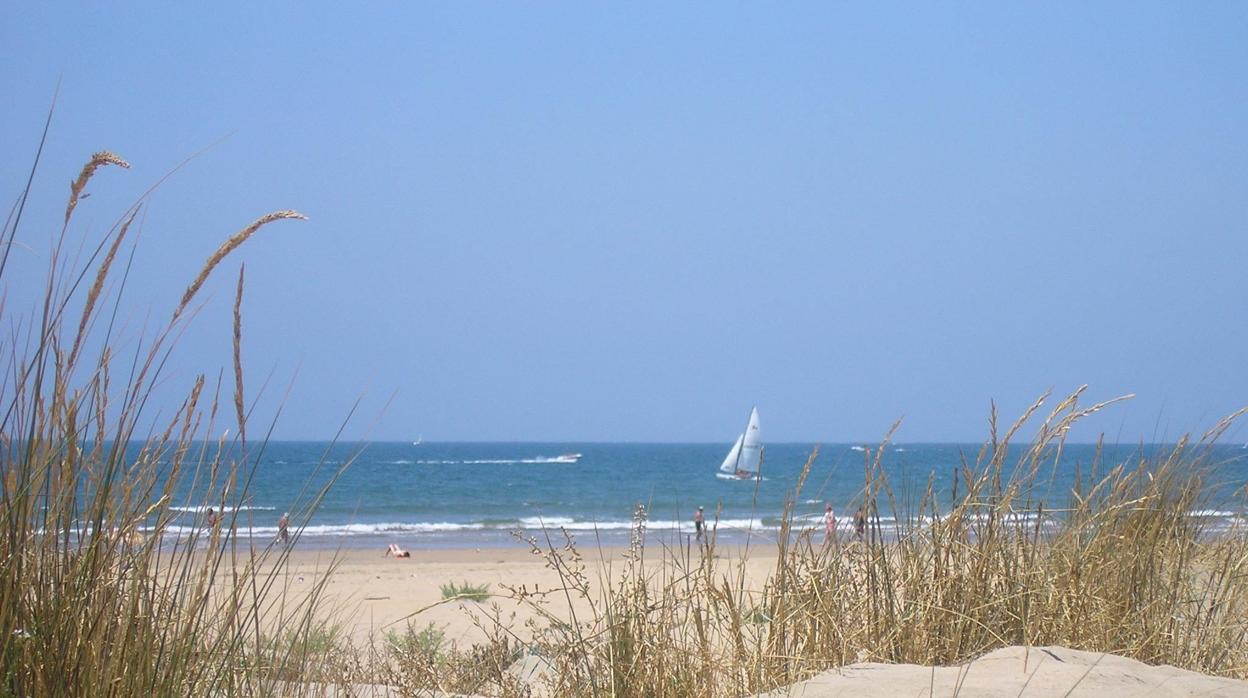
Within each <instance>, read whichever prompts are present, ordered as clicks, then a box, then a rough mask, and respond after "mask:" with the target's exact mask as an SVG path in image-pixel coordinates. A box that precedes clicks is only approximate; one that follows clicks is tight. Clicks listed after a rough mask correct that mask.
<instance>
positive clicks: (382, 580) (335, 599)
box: [285, 544, 775, 646]
mask: <svg viewBox="0 0 1248 698" xmlns="http://www.w3.org/2000/svg"><path fill="white" fill-rule="evenodd" d="M583 552H584V554H585V556H586V559H585V562H586V574H587V575H588V577H589V579H590V581H591V582H592V583H593V585H594V586H595V587H599V588H600V587H602V586H603V585H601V584H599V583H598V582H599V580H600V579H602V578H603V576H605V575H608V574H611V573H612V571H613V570H614V571H617V572H618V570H620V569H621V566H622V565H623V554H624V552H625V551H624V549H622V548H612V549H603V550H597V549H594V550H590V551H583ZM384 553H385V551H384V550H341V551H333V550H321V551H315V550H298V549H297V550H295V551H293V552H292V553H291V556H290V561H289V564H288V566H287V571H286V573H285V576H286V577H287V579H288V583H289V584H290V587H289V588H290V589H291V590H292V591H294V592H295V593H299V592H300V591H306V590H309V589H311V587H312V585H313V583H314V582H315V581H316V580H317V579H319V578H320V577H322V576H323V575H324V574H325V571H326V570H327V569H328V568H329V565H330V564H331V562H334V561H336V564H337V566H336V568H335V570H334V573H333V574H332V575H331V576H330V577H329V580H328V584H327V585H326V602H327V604H326V605H327V606H328V607H330V608H333V609H336V610H335V613H334V618H333V620H334V621H335V622H336V623H337V624H339V625H341V626H342V627H343V628H344V629H345V630H346V631H347V632H348V633H349V634H350V635H351V637H352V638H353V639H354V640H355V641H356V642H357V643H363V642H366V641H368V640H369V639H370V637H371V638H372V639H373V640H376V639H379V638H382V637H384V634H385V633H386V632H387V631H390V630H403V629H404V627H405V626H406V624H408V623H411V624H412V625H413V626H415V627H416V628H418V629H420V628H424V627H426V626H427V625H428V624H429V623H433V624H434V625H435V626H437V627H438V628H440V629H442V630H443V631H444V632H445V633H446V640H448V641H452V642H456V643H458V644H460V645H463V646H466V645H470V644H472V643H474V642H479V641H482V640H484V639H485V632H484V631H483V630H482V629H481V628H480V627H477V625H476V624H475V622H474V620H473V616H474V615H476V616H482V614H485V613H487V612H493V607H494V606H497V608H498V612H499V613H500V614H501V618H502V620H503V621H504V622H505V623H506V624H509V625H510V626H512V628H513V630H514V632H516V634H517V635H519V636H520V637H521V638H527V637H528V634H527V633H526V632H525V629H524V624H525V622H526V621H528V620H529V619H531V618H534V616H535V615H536V611H535V610H534V609H532V608H531V607H530V606H528V605H522V604H519V603H516V602H514V601H510V600H508V599H506V598H503V596H502V594H505V591H504V586H510V587H515V588H519V587H524V588H526V589H527V590H529V591H533V590H551V589H558V588H561V587H562V586H563V584H562V582H561V580H560V576H559V573H557V572H556V571H555V570H553V569H551V568H549V567H547V566H546V563H545V560H544V558H542V557H541V556H538V555H534V554H533V553H531V552H529V551H528V550H527V549H526V548H523V547H521V546H520V545H519V544H517V545H516V547H514V548H481V549H468V550H450V549H435V550H413V551H411V553H412V556H411V557H410V558H393V557H385V556H384ZM648 554H653V555H654V556H655V557H656V559H657V557H658V556H659V555H661V554H662V553H661V551H659V550H654V551H652V553H648ZM717 557H719V558H720V559H721V560H722V561H723V563H722V564H736V560H737V552H736V551H735V550H734V549H724V550H722V551H721V554H720V555H719V556H717ZM774 567H775V555H774V553H773V554H772V555H771V556H770V557H769V556H767V555H766V554H765V553H758V552H752V553H751V555H750V558H749V560H748V562H747V563H746V579H747V580H750V582H751V584H750V586H751V587H752V588H755V589H761V588H762V581H763V580H764V579H766V577H767V574H768V573H769V572H770V571H771V570H772V569H773V568H774ZM449 582H454V583H456V584H459V583H463V582H468V583H469V584H472V585H482V584H488V585H489V587H490V591H491V592H495V593H497V594H499V595H496V596H491V598H490V600H489V601H487V602H484V603H477V602H473V601H464V600H456V601H451V602H446V601H445V600H444V599H443V598H442V590H441V587H442V585H443V584H447V583H449ZM569 598H570V599H571V601H572V608H573V609H574V610H577V611H581V610H582V609H585V608H586V602H584V601H583V600H580V599H577V598H575V597H574V596H572V597H569V596H564V595H563V594H558V595H554V596H552V598H551V599H550V603H549V604H548V608H549V610H550V612H552V613H554V614H557V615H559V616H560V617H561V618H563V617H566V613H567V609H568V602H569Z"/></svg>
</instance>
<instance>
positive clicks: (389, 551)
mask: <svg viewBox="0 0 1248 698" xmlns="http://www.w3.org/2000/svg"><path fill="white" fill-rule="evenodd" d="M411 556H412V554H411V553H410V552H408V551H406V550H404V549H402V548H400V547H399V546H397V545H395V544H394V543H391V544H390V546H389V547H388V548H386V554H385V555H382V557H411Z"/></svg>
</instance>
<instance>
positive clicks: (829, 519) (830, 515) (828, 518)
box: [823, 502, 836, 540]
mask: <svg viewBox="0 0 1248 698" xmlns="http://www.w3.org/2000/svg"><path fill="white" fill-rule="evenodd" d="M823 531H824V534H825V535H826V536H827V539H828V540H832V539H834V538H836V512H835V511H832V502H828V505H827V506H825V507H824V508H823Z"/></svg>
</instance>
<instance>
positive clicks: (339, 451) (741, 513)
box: [170, 442, 1248, 551]
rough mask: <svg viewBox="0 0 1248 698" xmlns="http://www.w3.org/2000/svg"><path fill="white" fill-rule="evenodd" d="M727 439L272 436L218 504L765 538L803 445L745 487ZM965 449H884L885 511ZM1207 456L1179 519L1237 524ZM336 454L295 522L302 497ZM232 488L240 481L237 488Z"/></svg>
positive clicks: (245, 518)
mask: <svg viewBox="0 0 1248 698" xmlns="http://www.w3.org/2000/svg"><path fill="white" fill-rule="evenodd" d="M730 446H731V444H726V443H724V444H634V443H422V444H420V445H415V444H413V443H411V442H406V443H372V444H368V445H360V444H328V443H318V442H273V443H268V444H265V445H263V447H262V448H261V447H257V446H253V447H250V449H251V461H250V463H253V464H254V469H252V473H253V475H252V478H251V481H250V482H249V483H246V485H245V490H246V491H245V493H243V494H242V495H241V496H239V495H235V496H233V497H231V499H230V501H231V508H236V509H237V512H238V517H237V520H236V529H237V530H238V531H239V533H240V534H241V535H243V536H251V537H253V538H254V539H255V540H257V541H259V542H267V541H270V540H272V538H273V536H274V535H275V534H276V532H277V528H276V526H277V519H278V517H279V516H281V514H282V513H283V512H285V511H289V512H290V513H291V521H292V532H293V529H294V528H296V527H300V526H301V527H302V533H301V535H300V537H299V540H298V543H297V544H298V545H299V546H301V547H303V546H313V547H325V548H333V547H339V546H342V547H348V548H369V547H376V548H377V549H378V550H379V551H380V550H384V549H385V547H386V545H387V544H389V543H396V544H398V545H400V546H401V547H403V548H431V547H435V548H436V547H443V548H445V547H457V548H463V547H469V548H471V547H508V546H516V545H520V543H518V542H517V541H516V539H515V537H514V535H513V532H520V534H521V535H541V533H540V532H541V531H542V529H543V528H545V529H547V530H552V529H553V530H557V529H558V528H560V527H562V528H563V529H565V530H567V531H568V532H570V533H571V534H572V535H573V536H575V537H576V538H577V540H578V542H580V543H581V544H584V545H588V546H594V545H599V544H601V545H608V546H611V545H625V544H627V542H628V540H629V532H630V528H631V526H632V521H633V516H634V513H635V512H636V510H637V507H638V506H644V507H645V511H646V517H647V524H646V530H647V535H648V536H651V537H658V538H661V539H663V540H665V541H667V542H676V541H680V540H682V539H683V538H682V537H683V536H685V535H689V534H692V533H693V515H694V510H695V508H696V507H697V506H699V505H700V506H703V507H705V510H706V520H707V522H708V525H709V526H714V527H716V530H717V535H718V538H719V540H721V541H726V542H732V541H740V540H744V539H745V538H746V537H747V536H749V537H751V538H756V539H762V540H767V539H770V540H774V538H775V535H776V532H777V530H778V527H779V524H780V517H781V515H782V512H783V510H784V506H785V502H786V499H787V498H789V497H790V496H792V495H793V491H794V487H795V486H796V484H797V480H798V477H799V475H800V473H801V470H802V466H803V464H804V463H805V462H806V460H807V458H808V457H809V456H810V455H811V453H812V451H813V449H814V445H812V444H768V445H767V446H766V451H765V457H764V463H763V467H762V477H761V479H759V480H735V479H733V480H730V479H724V478H722V477H718V476H717V471H718V467H719V464H720V462H721V461H722V460H723V458H724V456H725V454H726V453H727V451H728V449H729V447H730ZM1170 448H1172V447H1171V446H1167V445H1161V444H1158V445H1148V446H1140V445H1131V446H1127V445H1123V446H1109V447H1106V449H1105V454H1104V456H1103V458H1102V461H1103V462H1105V463H1117V462H1120V461H1122V460H1125V459H1129V458H1130V457H1131V456H1132V455H1133V454H1134V455H1137V456H1138V454H1139V453H1141V452H1143V453H1145V454H1146V455H1147V454H1154V453H1158V452H1166V451H1168V450H1169V449H1170ZM979 449H980V445H979V444H895V445H893V444H890V445H888V446H887V447H886V449H885V451H884V455H883V459H882V463H883V467H884V470H885V472H886V473H887V475H888V478H889V481H890V484H891V486H892V489H893V495H894V498H895V500H896V502H897V509H898V512H899V515H898V517H897V518H899V519H902V520H903V522H904V521H905V520H906V519H907V518H908V515H909V514H910V513H911V512H913V511H914V510H915V508H916V505H917V502H918V500H919V499H920V497H921V496H922V494H923V492H924V491H925V490H926V488H927V484H928V480H929V477H930V478H931V480H932V486H933V487H934V488H935V489H936V491H937V492H938V493H940V499H941V501H943V502H947V501H949V500H950V498H951V496H952V489H953V485H954V480H955V476H954V472H955V470H957V469H958V468H959V464H960V463H962V461H963V459H964V458H965V459H966V461H968V462H972V463H973V462H974V460H975V458H976V455H977V454H978V452H979ZM872 450H874V449H873V447H872ZM568 453H579V454H581V457H580V459H579V460H578V461H577V462H575V463H568V462H561V459H559V458H558V457H559V456H561V455H564V454H568ZM1022 453H1023V448H1021V447H1019V448H1015V449H1013V450H1012V451H1011V462H1013V461H1014V460H1016V459H1017V458H1018V457H1019V456H1021V455H1022ZM353 456H354V459H353ZM866 456H867V452H866V450H864V447H863V446H857V445H851V444H826V445H823V446H821V447H820V449H819V454H818V457H817V458H816V460H815V462H814V464H813V467H812V469H811V472H810V475H809V477H808V478H807V480H806V483H805V486H804V487H803V489H802V491H801V492H800V493H797V495H796V497H794V498H793V501H794V515H795V520H796V521H797V524H798V526H807V525H808V526H811V527H821V526H822V524H821V521H822V516H823V512H824V506H825V503H831V504H832V505H833V507H834V509H835V511H836V513H837V517H838V520H839V521H840V523H841V527H842V530H847V528H848V526H849V523H850V517H851V516H852V513H853V510H854V508H855V507H856V506H857V503H858V501H860V500H859V498H860V496H861V491H862V488H863V483H864V461H865V458H866ZM1094 457H1095V446H1092V445H1083V444H1075V445H1070V444H1068V445H1066V447H1065V448H1064V450H1063V452H1062V454H1061V457H1060V459H1059V460H1057V461H1056V462H1054V459H1052V458H1050V459H1049V460H1048V461H1047V464H1046V465H1045V467H1044V469H1043V470H1042V473H1043V477H1042V479H1043V480H1045V481H1046V482H1051V485H1049V486H1050V487H1051V488H1052V489H1051V493H1050V495H1049V497H1048V499H1047V501H1046V502H1045V508H1046V509H1053V508H1060V507H1062V506H1063V505H1064V503H1065V502H1066V496H1065V493H1068V492H1069V490H1070V488H1071V486H1072V484H1073V483H1074V479H1075V477H1076V473H1082V475H1083V477H1084V478H1085V479H1086V477H1087V474H1088V471H1089V468H1090V466H1091V464H1092V462H1093V460H1094ZM564 460H566V459H564ZM1209 460H1210V462H1212V463H1215V464H1217V465H1216V468H1215V469H1214V470H1213V471H1212V473H1211V475H1210V480H1209V483H1210V484H1209V489H1208V496H1207V498H1206V501H1204V502H1202V503H1201V505H1200V508H1199V509H1198V510H1196V511H1194V512H1193V514H1194V515H1197V516H1201V517H1204V518H1206V519H1207V520H1208V523H1209V526H1210V527H1211V529H1213V530H1218V529H1225V528H1228V527H1230V526H1232V525H1236V524H1239V525H1242V524H1244V523H1245V519H1243V518H1242V503H1243V501H1244V497H1243V492H1244V491H1243V488H1244V487H1245V485H1248V449H1243V448H1241V447H1239V446H1238V445H1234V446H1231V445H1227V446H1216V447H1214V449H1213V451H1212V452H1211V454H1210V458H1209ZM348 461H350V463H349V465H347V467H346V468H345V470H342V472H341V475H340V476H339V477H338V478H337V480H336V482H334V483H333V484H332V486H330V487H329V489H328V491H327V493H326V494H325V496H324V499H323V500H322V501H321V502H320V504H319V506H318V507H316V509H315V510H314V511H313V512H312V513H311V514H310V516H306V518H305V512H306V505H307V502H308V501H309V500H310V498H311V496H312V494H313V493H314V492H315V491H316V490H317V489H318V488H319V487H321V486H323V485H325V484H326V483H328V482H329V480H330V478H331V476H332V475H333V473H334V472H336V471H338V470H339V469H340V468H342V466H343V465H344V464H345V463H348ZM249 469H250V468H249ZM963 486H964V485H963ZM242 489H243V483H242V482H240V483H239V485H238V488H237V489H236V492H240V491H242ZM1052 493H1061V494H1057V495H1054V494H1052ZM206 504H207V503H206V502H205V501H204V499H203V496H202V490H201V493H200V494H193V493H191V492H190V491H189V488H188V487H186V486H184V487H182V488H181V489H180V490H179V491H178V492H177V493H176V495H175V507H176V510H177V511H178V512H180V513H179V516H178V518H177V519H176V520H175V521H174V522H173V526H172V527H171V529H170V530H171V531H172V532H174V533H177V532H179V531H186V530H188V529H189V528H191V527H194V526H199V525H202V520H203V517H204V513H205V512H204V507H205V505H206ZM879 511H880V516H881V521H882V523H883V524H884V525H885V526H889V525H894V524H897V522H895V521H894V520H893V517H892V513H893V512H892V507H891V506H889V505H887V504H886V502H885V501H883V500H882V501H881V503H880V506H879Z"/></svg>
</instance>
